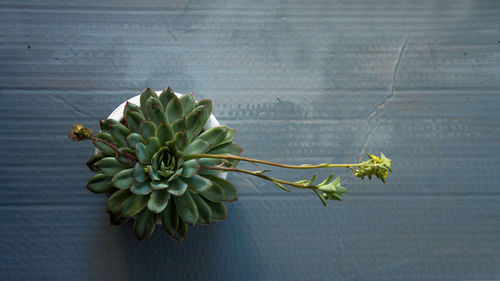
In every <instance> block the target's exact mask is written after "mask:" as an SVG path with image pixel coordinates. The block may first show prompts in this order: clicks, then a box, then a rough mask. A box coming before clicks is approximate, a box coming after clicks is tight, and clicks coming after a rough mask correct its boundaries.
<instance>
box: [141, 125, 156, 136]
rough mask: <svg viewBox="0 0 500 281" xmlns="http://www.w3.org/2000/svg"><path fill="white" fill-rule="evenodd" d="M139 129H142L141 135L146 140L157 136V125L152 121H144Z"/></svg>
mask: <svg viewBox="0 0 500 281" xmlns="http://www.w3.org/2000/svg"><path fill="white" fill-rule="evenodd" d="M139 127H140V129H141V133H142V136H143V137H144V139H149V138H150V137H155V136H156V126H155V123H153V122H151V121H143V122H142V123H141V125H139Z"/></svg>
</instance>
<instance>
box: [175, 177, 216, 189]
mask: <svg viewBox="0 0 500 281" xmlns="http://www.w3.org/2000/svg"><path fill="white" fill-rule="evenodd" d="M182 180H183V181H184V182H185V183H187V185H188V189H189V190H190V191H192V192H195V193H202V192H206V191H208V190H209V189H210V188H211V187H212V185H213V184H212V182H211V181H210V180H209V179H207V178H204V177H202V176H200V175H193V176H192V177H190V178H182Z"/></svg>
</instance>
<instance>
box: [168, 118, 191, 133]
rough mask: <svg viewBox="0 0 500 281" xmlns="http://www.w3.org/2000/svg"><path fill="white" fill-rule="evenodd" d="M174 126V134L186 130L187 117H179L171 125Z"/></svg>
mask: <svg viewBox="0 0 500 281" xmlns="http://www.w3.org/2000/svg"><path fill="white" fill-rule="evenodd" d="M170 127H172V131H174V134H176V133H179V132H185V131H186V128H187V125H186V120H185V119H179V120H177V121H175V122H174V123H172V124H171V125H170Z"/></svg>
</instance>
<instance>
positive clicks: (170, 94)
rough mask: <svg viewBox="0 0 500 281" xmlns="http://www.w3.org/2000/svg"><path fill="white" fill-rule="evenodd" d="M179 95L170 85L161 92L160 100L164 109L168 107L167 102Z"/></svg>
mask: <svg viewBox="0 0 500 281" xmlns="http://www.w3.org/2000/svg"><path fill="white" fill-rule="evenodd" d="M176 97H177V96H176V95H175V93H174V91H172V89H170V87H168V88H167V89H165V90H164V91H163V92H161V94H160V101H161V104H162V105H163V110H164V111H165V109H166V107H167V104H168V103H169V102H170V101H171V100H172V99H174V98H176Z"/></svg>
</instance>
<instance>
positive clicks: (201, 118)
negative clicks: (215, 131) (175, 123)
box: [186, 106, 210, 140]
mask: <svg viewBox="0 0 500 281" xmlns="http://www.w3.org/2000/svg"><path fill="white" fill-rule="evenodd" d="M208 117H210V113H209V111H208V107H207V106H198V107H196V108H195V109H194V110H193V112H191V113H189V114H188V115H187V116H186V127H187V128H186V134H187V138H188V140H193V139H194V138H195V137H196V136H198V135H199V134H200V132H201V130H202V129H203V126H205V124H206V123H207V121H208Z"/></svg>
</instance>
